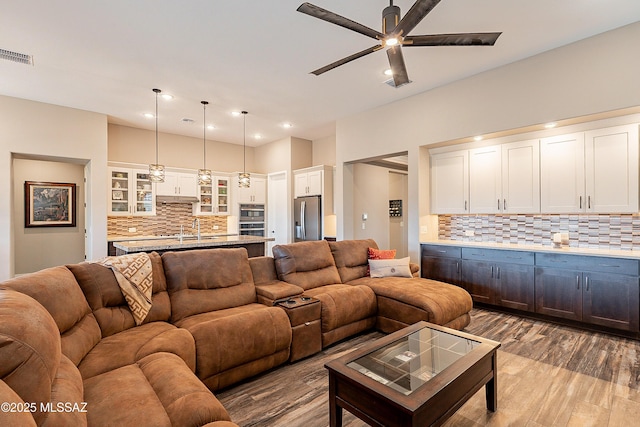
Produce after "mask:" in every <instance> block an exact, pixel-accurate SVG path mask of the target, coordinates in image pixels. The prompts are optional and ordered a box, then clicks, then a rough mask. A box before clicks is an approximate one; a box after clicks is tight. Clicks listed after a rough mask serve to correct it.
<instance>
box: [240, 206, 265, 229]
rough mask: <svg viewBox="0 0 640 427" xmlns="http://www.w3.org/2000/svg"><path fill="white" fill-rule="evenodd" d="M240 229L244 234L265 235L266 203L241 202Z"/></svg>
mask: <svg viewBox="0 0 640 427" xmlns="http://www.w3.org/2000/svg"><path fill="white" fill-rule="evenodd" d="M238 222H239V226H238V231H239V233H240V235H241V236H242V235H244V236H261V237H264V236H265V221H264V205H256V204H241V205H240V217H239V219H238Z"/></svg>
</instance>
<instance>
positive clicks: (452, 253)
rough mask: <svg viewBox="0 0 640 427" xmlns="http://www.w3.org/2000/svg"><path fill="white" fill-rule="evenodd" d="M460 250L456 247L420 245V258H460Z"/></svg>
mask: <svg viewBox="0 0 640 427" xmlns="http://www.w3.org/2000/svg"><path fill="white" fill-rule="evenodd" d="M461 249H462V248H460V247H457V246H443V245H422V256H433V257H448V258H460V257H461V254H462V251H461Z"/></svg>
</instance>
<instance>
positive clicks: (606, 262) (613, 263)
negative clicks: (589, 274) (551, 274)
mask: <svg viewBox="0 0 640 427" xmlns="http://www.w3.org/2000/svg"><path fill="white" fill-rule="evenodd" d="M536 265H537V266H540V267H556V268H570V269H575V270H580V271H596V272H601V273H616V274H628V275H631V276H637V275H638V261H637V260H633V259H619V258H606V257H594V256H581V255H561V254H549V253H537V254H536Z"/></svg>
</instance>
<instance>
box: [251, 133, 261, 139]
mask: <svg viewBox="0 0 640 427" xmlns="http://www.w3.org/2000/svg"><path fill="white" fill-rule="evenodd" d="M253 137H254V138H255V139H262V135H260V134H259V133H256V134H255V135H254V136H253Z"/></svg>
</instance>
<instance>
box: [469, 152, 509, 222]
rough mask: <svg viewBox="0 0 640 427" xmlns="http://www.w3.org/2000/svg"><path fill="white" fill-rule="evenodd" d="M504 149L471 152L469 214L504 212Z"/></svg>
mask: <svg viewBox="0 0 640 427" xmlns="http://www.w3.org/2000/svg"><path fill="white" fill-rule="evenodd" d="M501 157H502V149H501V147H500V146H499V145H494V146H491V147H483V148H474V149H473V150H469V212H470V213H499V212H502V169H501V167H500V164H501Z"/></svg>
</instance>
